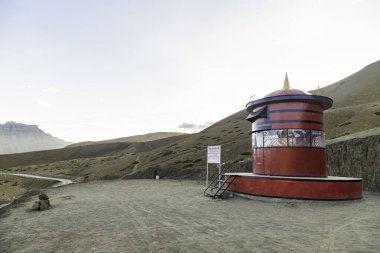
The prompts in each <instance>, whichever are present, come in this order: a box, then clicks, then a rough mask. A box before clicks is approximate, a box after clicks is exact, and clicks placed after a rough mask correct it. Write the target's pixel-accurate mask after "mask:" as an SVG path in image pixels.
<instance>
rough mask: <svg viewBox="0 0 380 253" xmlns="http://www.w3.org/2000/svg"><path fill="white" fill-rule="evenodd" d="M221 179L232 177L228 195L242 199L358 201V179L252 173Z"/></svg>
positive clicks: (359, 194) (359, 189)
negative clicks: (256, 197) (230, 193)
mask: <svg viewBox="0 0 380 253" xmlns="http://www.w3.org/2000/svg"><path fill="white" fill-rule="evenodd" d="M225 176H230V177H235V179H234V181H233V182H232V183H231V184H230V185H229V186H228V187H227V190H228V191H231V192H235V193H240V194H246V195H253V196H260V197H274V198H288V199H307V200H334V201H336V200H353V199H360V198H362V188H363V186H362V180H361V179H360V178H347V177H326V178H322V177H321V178H319V177H283V176H266V175H257V174H253V173H227V174H225ZM230 180H231V179H230ZM230 180H229V181H230Z"/></svg>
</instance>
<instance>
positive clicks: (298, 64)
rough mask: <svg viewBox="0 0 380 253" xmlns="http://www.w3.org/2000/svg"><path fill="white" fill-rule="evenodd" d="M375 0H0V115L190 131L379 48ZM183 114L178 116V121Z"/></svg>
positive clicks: (97, 134)
mask: <svg viewBox="0 0 380 253" xmlns="http://www.w3.org/2000/svg"><path fill="white" fill-rule="evenodd" d="M379 13H380V1H376V0H374V1H365V0H363V1H360V0H355V1H350V0H344V1H333V0H326V1H324V0H319V1H305V0H299V1H285V0H281V1H280V0H277V1H276V0H272V1H270V0H266V1H264V0H262V1H259V0H257V1H255V0H251V1H248V0H228V1H227V0H182V1H181V0H172V1H165V0H161V1H159V0H156V1H144V0H135V1H127V0H120V1H116V0H107V1H105V0H102V1H100V0H87V1H84V0H83V1H81V0H65V1H62V0H55V1H53V0H33V1H31V0H13V1H11V0H9V1H7V0H0V88H1V90H0V108H1V113H0V123H5V122H7V121H16V122H20V123H25V124H36V125H38V126H39V127H40V128H41V129H43V130H44V131H45V132H48V133H50V134H52V135H54V136H56V137H59V138H61V139H64V140H67V141H73V142H77V141H86V140H92V141H95V140H104V139H111V138H117V137H125V136H130V135H135V134H143V133H148V132H157V131H180V132H193V131H199V129H197V128H195V129H185V128H179V126H180V125H182V126H191V125H192V124H193V125H195V126H197V125H199V126H200V127H202V126H205V125H207V124H210V122H216V121H218V120H221V119H223V118H225V117H227V116H229V115H230V114H232V113H235V112H237V111H239V110H241V109H244V107H245V104H246V103H247V102H249V98H250V96H251V95H255V98H260V97H262V96H264V95H265V94H267V93H270V92H271V91H273V90H277V89H280V88H282V84H283V80H284V76H285V73H288V75H289V81H290V86H291V87H292V88H299V89H302V90H311V89H316V88H317V87H318V86H321V87H323V86H326V85H329V84H332V83H334V82H336V81H339V80H340V79H343V78H345V77H347V76H348V75H350V74H353V73H354V72H356V71H358V70H360V69H361V68H363V67H365V66H366V65H368V64H370V63H372V62H375V61H377V60H380V15H379ZM184 123H185V124H184Z"/></svg>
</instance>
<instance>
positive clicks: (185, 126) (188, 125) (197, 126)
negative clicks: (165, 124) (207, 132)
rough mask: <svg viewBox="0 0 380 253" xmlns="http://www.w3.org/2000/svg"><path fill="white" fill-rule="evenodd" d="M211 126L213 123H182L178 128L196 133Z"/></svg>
mask: <svg viewBox="0 0 380 253" xmlns="http://www.w3.org/2000/svg"><path fill="white" fill-rule="evenodd" d="M212 124H213V122H206V123H205V124H195V123H182V124H180V125H179V126H178V128H182V129H188V130H193V131H197V130H203V129H205V128H207V127H209V126H210V125H212Z"/></svg>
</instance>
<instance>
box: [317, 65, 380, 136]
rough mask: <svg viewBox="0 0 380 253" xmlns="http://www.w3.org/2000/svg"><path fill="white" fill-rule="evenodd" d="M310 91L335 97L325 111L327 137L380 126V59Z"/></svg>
mask: <svg viewBox="0 0 380 253" xmlns="http://www.w3.org/2000/svg"><path fill="white" fill-rule="evenodd" d="M311 93H313V94H317V95H323V96H328V97H330V98H332V99H333V100H334V104H333V107H332V108H331V109H330V110H328V111H326V112H325V129H326V136H327V138H328V139H333V138H337V137H340V136H344V135H348V134H353V133H356V132H359V131H363V130H368V129H372V128H374V127H378V126H380V61H377V62H375V63H372V64H370V65H368V66H366V67H365V68H363V69H362V70H360V71H358V72H357V73H355V74H353V75H351V76H349V77H346V78H344V79H342V80H341V81H339V82H336V83H334V84H331V85H329V86H326V87H324V88H321V89H318V90H314V91H311Z"/></svg>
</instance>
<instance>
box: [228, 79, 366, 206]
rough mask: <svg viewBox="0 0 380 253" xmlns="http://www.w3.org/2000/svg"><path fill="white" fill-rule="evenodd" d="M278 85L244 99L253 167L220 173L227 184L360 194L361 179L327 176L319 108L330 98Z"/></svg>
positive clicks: (279, 194) (304, 193) (315, 194)
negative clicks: (248, 170)
mask: <svg viewBox="0 0 380 253" xmlns="http://www.w3.org/2000/svg"><path fill="white" fill-rule="evenodd" d="M285 80H286V81H285V84H286V85H284V87H285V88H284V89H282V90H278V91H275V92H272V93H270V94H268V95H267V96H265V97H264V98H262V99H258V100H255V101H251V102H249V103H248V104H247V106H246V107H247V111H248V112H249V115H248V117H247V120H249V121H250V122H252V150H253V152H252V153H253V161H252V165H253V166H252V167H253V173H226V174H225V176H226V177H227V178H231V177H233V178H234V180H233V181H231V183H230V184H229V185H228V186H227V187H226V188H227V190H229V191H231V192H235V193H238V194H243V195H253V196H263V197H276V198H296V199H311V200H351V199H358V198H361V197H362V179H361V178H346V177H331V176H328V173H327V167H326V155H325V132H324V124H323V111H324V110H326V109H328V108H330V107H331V106H332V103H333V101H332V99H330V98H328V97H324V96H318V95H311V94H309V93H307V92H304V91H301V90H297V89H289V88H288V83H287V78H286V79H285Z"/></svg>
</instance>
